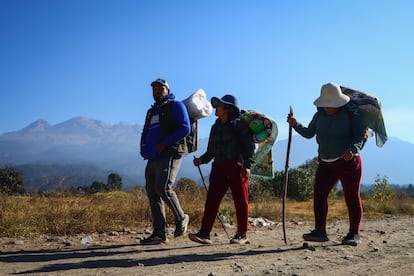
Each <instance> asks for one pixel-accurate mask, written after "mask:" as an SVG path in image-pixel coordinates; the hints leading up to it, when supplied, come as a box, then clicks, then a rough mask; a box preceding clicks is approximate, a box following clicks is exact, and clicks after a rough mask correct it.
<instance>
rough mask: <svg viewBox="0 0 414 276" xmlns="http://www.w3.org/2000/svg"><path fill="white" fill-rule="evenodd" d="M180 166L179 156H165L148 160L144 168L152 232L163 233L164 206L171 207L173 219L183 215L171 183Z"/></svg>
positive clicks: (164, 224)
mask: <svg viewBox="0 0 414 276" xmlns="http://www.w3.org/2000/svg"><path fill="white" fill-rule="evenodd" d="M180 166H181V158H178V159H176V158H173V157H166V158H162V159H158V160H149V161H148V163H147V166H146V168H145V179H146V184H145V188H146V191H147V196H148V200H149V204H150V207H151V215H152V225H153V228H154V229H153V233H154V234H158V235H161V236H162V235H165V226H166V218H165V207H164V203H165V204H167V206H168V207H169V208H170V209H171V211H172V212H173V214H174V217H175V220H181V219H182V218H183V217H184V211H183V209H182V208H181V205H180V202H179V201H178V197H177V195H176V193H175V191H174V190H173V185H174V182H175V179H176V176H177V174H178V170H179V169H180Z"/></svg>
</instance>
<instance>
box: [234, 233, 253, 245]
mask: <svg viewBox="0 0 414 276" xmlns="http://www.w3.org/2000/svg"><path fill="white" fill-rule="evenodd" d="M230 243H233V244H246V243H250V241H249V239H248V238H247V236H246V233H244V234H236V235H235V236H234V237H233V238H232V239H231V240H230Z"/></svg>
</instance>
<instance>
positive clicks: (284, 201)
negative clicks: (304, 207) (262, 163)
mask: <svg viewBox="0 0 414 276" xmlns="http://www.w3.org/2000/svg"><path fill="white" fill-rule="evenodd" d="M289 115H290V116H293V109H292V106H290V109H289ZM291 143H292V127H291V126H290V125H289V137H288V144H287V151H286V163H285V174H284V177H283V203H282V221H283V240H284V241H285V244H287V240H286V196H287V186H288V181H289V175H288V174H289V155H290V144H291Z"/></svg>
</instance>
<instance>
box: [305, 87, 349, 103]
mask: <svg viewBox="0 0 414 276" xmlns="http://www.w3.org/2000/svg"><path fill="white" fill-rule="evenodd" d="M349 100H350V98H349V97H348V96H347V95H345V94H343V93H342V91H341V88H340V87H339V85H338V84H336V83H333V82H330V83H327V84H324V85H322V88H321V95H320V96H319V98H317V99H316V100H315V101H314V102H313V104H314V105H316V106H317V107H341V106H343V105H345V104H347V103H348V102H349Z"/></svg>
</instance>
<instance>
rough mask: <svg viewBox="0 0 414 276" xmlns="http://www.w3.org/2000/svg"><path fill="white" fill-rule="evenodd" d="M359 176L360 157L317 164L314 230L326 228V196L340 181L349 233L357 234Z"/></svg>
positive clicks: (359, 199) (359, 215) (360, 168)
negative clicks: (346, 209) (347, 217)
mask: <svg viewBox="0 0 414 276" xmlns="http://www.w3.org/2000/svg"><path fill="white" fill-rule="evenodd" d="M361 175H362V161H361V157H360V156H355V157H354V158H352V159H351V160H349V161H346V160H344V159H342V158H340V159H338V160H336V161H335V162H323V161H321V162H320V163H319V166H318V169H317V170H316V175H315V184H314V195H313V208H314V212H315V228H316V229H321V230H325V228H326V217H327V215H328V195H329V192H330V191H331V190H332V188H333V187H334V186H335V184H336V183H337V182H338V180H340V181H341V184H342V189H343V192H344V197H345V202H346V205H347V208H348V216H349V232H350V233H352V234H359V230H360V225H361V220H362V201H361V195H360V187H361Z"/></svg>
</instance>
